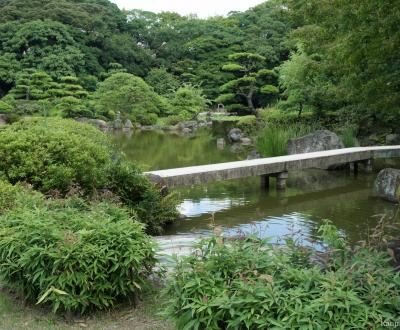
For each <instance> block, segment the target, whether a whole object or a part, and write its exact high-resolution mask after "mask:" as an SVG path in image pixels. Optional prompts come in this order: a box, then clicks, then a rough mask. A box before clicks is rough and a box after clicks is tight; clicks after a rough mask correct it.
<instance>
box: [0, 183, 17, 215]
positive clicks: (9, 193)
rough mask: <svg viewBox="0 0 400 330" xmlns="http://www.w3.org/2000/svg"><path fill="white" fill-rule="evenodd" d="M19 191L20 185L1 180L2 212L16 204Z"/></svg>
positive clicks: (0, 209) (0, 207) (0, 206)
mask: <svg viewBox="0 0 400 330" xmlns="http://www.w3.org/2000/svg"><path fill="white" fill-rule="evenodd" d="M18 193H19V189H18V187H15V186H13V185H12V184H10V183H8V182H6V181H2V180H0V214H2V213H4V212H5V211H7V210H9V209H11V208H13V207H14V206H15V204H16V199H17V196H18Z"/></svg>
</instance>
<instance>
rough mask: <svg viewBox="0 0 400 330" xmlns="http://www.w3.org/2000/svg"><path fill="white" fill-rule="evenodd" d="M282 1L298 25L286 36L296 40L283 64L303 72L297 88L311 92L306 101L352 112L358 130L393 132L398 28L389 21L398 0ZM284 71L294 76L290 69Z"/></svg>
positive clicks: (397, 8) (396, 15)
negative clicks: (294, 51) (292, 52)
mask: <svg viewBox="0 0 400 330" xmlns="http://www.w3.org/2000/svg"><path fill="white" fill-rule="evenodd" d="M285 2H286V6H287V9H288V14H289V15H290V16H291V20H292V22H293V23H294V24H296V25H297V26H298V28H297V29H296V31H295V32H294V33H292V38H291V40H292V42H295V43H297V44H299V45H300V47H299V52H298V54H296V55H294V57H292V59H291V61H290V62H292V63H290V64H288V65H287V69H289V68H290V67H292V69H293V70H295V68H298V69H300V71H303V70H304V71H303V72H304V73H306V75H307V76H308V77H307V79H305V80H304V81H303V82H302V83H303V86H302V87H301V89H300V90H302V91H306V90H307V89H309V90H312V91H313V93H311V95H309V96H308V99H307V100H306V101H307V103H308V104H311V105H313V106H314V107H315V108H316V110H317V111H319V112H324V111H339V110H345V112H344V113H343V118H344V120H345V121H347V120H348V117H349V116H351V117H354V118H355V119H356V123H357V124H359V126H360V127H361V128H362V129H363V134H368V132H369V131H377V130H379V129H380V128H385V129H388V128H389V129H392V130H394V131H397V130H398V126H397V125H394V123H396V122H397V121H398V119H399V111H398V109H399V108H398V104H399V100H400V99H399V98H400V96H399V94H398V93H397V91H398V86H399V79H398V77H399V70H400V69H399V68H400V59H399V57H398V56H397V50H396V47H395V45H397V44H398V43H399V40H400V39H399V38H400V32H399V31H398V29H397V28H396V27H395V26H396V22H398V20H399V12H400V3H399V2H397V1H380V2H375V1H362V2H357V1H356V2H354V1H328V2H325V1H318V0H311V1H307V5H305V2H304V1H303V0H287V1H285ZM304 61H305V62H306V63H307V65H306V66H304V67H302V63H303V62H304ZM309 64H310V65H311V66H312V67H311V68H310V67H309ZM285 66H286V65H285ZM310 69H311V70H310ZM296 70H297V69H296ZM290 76H291V77H295V76H297V77H299V76H298V75H297V74H296V73H295V72H293V71H292V72H291V74H290V75H289V77H290ZM300 76H301V75H300ZM284 80H285V81H286V79H285V78H284ZM284 83H286V82H284ZM287 83H288V84H291V79H290V78H289V80H288V81H287ZM298 91H299V90H298V88H297V87H296V88H294V89H293V88H292V87H289V89H288V98H289V99H290V98H292V99H296V98H298V97H299V96H298V95H296V93H297V92H298ZM314 92H315V93H314ZM293 93H294V95H293ZM302 95H303V96H305V95H306V94H304V93H302ZM377 126H378V127H377Z"/></svg>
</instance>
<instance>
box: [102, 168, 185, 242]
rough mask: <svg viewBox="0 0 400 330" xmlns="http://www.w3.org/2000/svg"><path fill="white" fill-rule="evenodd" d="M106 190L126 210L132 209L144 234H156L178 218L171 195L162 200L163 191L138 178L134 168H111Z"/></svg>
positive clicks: (174, 201) (137, 172) (142, 178)
mask: <svg viewBox="0 0 400 330" xmlns="http://www.w3.org/2000/svg"><path fill="white" fill-rule="evenodd" d="M108 187H109V189H110V190H111V191H112V192H113V193H114V194H116V195H117V196H118V198H119V199H120V200H121V201H122V202H123V203H124V205H126V206H127V207H128V208H130V209H134V211H135V213H137V215H138V218H139V219H140V221H141V222H143V223H145V224H146V231H147V232H148V233H151V234H160V233H161V232H162V230H163V228H164V227H165V226H166V225H168V224H170V223H172V222H174V221H175V220H176V219H177V218H178V211H177V202H178V201H177V200H176V198H175V195H173V194H171V195H167V196H165V197H163V196H162V191H160V190H161V189H162V188H163V187H159V186H154V185H153V184H152V183H150V181H149V180H148V179H147V178H146V177H144V176H143V175H140V171H139V170H138V168H137V167H136V166H133V165H131V164H129V163H127V162H121V163H119V164H117V165H116V166H114V167H113V171H112V174H111V176H110V178H109V183H108Z"/></svg>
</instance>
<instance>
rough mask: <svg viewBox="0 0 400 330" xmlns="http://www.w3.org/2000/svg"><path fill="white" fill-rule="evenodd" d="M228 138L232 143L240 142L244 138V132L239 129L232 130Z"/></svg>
mask: <svg viewBox="0 0 400 330" xmlns="http://www.w3.org/2000/svg"><path fill="white" fill-rule="evenodd" d="M228 138H229V140H230V141H232V142H240V140H241V139H242V138H243V133H242V130H241V129H239V128H232V129H231V130H230V131H229V133H228Z"/></svg>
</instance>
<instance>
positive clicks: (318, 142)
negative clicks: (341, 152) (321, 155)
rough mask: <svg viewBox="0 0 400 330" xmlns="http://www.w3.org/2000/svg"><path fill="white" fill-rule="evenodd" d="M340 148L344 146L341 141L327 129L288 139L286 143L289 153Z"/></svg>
mask: <svg viewBox="0 0 400 330" xmlns="http://www.w3.org/2000/svg"><path fill="white" fill-rule="evenodd" d="M342 148H344V145H343V142H342V141H341V140H340V139H339V137H338V136H337V135H336V134H335V133H333V132H331V131H328V130H320V131H316V132H314V133H311V134H308V135H305V136H302V137H300V138H297V139H290V140H289V141H288V145H287V150H288V154H289V155H294V154H304V153H308V152H317V151H324V150H332V149H342Z"/></svg>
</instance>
